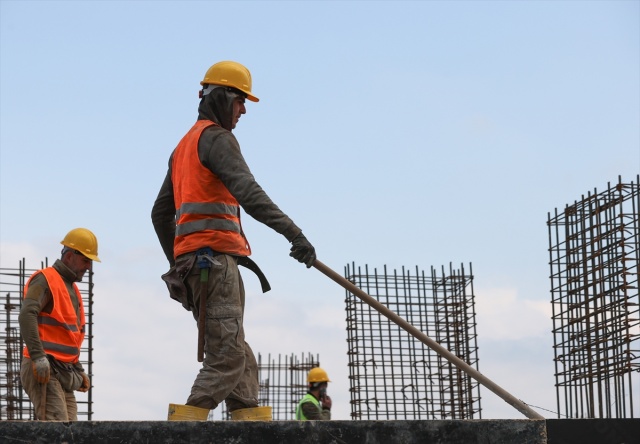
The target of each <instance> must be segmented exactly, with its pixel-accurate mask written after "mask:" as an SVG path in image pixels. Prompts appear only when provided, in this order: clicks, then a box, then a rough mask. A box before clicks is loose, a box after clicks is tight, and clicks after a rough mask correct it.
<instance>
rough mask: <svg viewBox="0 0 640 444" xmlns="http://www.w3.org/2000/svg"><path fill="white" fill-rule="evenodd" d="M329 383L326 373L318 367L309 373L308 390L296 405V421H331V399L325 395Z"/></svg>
mask: <svg viewBox="0 0 640 444" xmlns="http://www.w3.org/2000/svg"><path fill="white" fill-rule="evenodd" d="M329 382H331V380H330V379H329V376H328V375H327V372H326V371H324V370H323V369H321V368H320V367H315V368H312V369H311V370H310V371H309V374H308V375H307V383H308V384H309V389H308V391H307V394H306V395H304V396H303V397H302V399H301V400H300V402H299V403H298V408H297V409H296V419H298V420H301V421H308V420H327V419H331V397H330V396H329V395H327V386H328V385H329Z"/></svg>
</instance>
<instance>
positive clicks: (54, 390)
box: [20, 357, 78, 422]
mask: <svg viewBox="0 0 640 444" xmlns="http://www.w3.org/2000/svg"><path fill="white" fill-rule="evenodd" d="M20 380H21V381H22V387H23V388H24V391H25V392H27V395H29V399H30V400H31V402H32V403H33V407H34V409H35V412H36V416H37V415H39V414H40V412H42V400H43V393H42V392H43V389H44V388H45V384H40V383H39V382H38V381H36V378H35V376H34V375H33V370H32V367H31V359H29V358H25V357H23V358H22V366H21V368H20ZM46 390H47V393H46V405H47V407H46V408H47V410H46V418H40V417H38V419H39V420H41V421H45V420H46V421H67V422H68V421H77V420H78V404H77V403H76V397H75V395H74V394H73V391H67V390H64V389H63V388H62V386H61V385H60V382H59V381H58V380H57V379H56V376H55V372H54V371H53V369H51V378H50V379H49V382H48V383H47V384H46Z"/></svg>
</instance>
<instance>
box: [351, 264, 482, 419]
mask: <svg viewBox="0 0 640 444" xmlns="http://www.w3.org/2000/svg"><path fill="white" fill-rule="evenodd" d="M469 272H470V273H471V264H469ZM441 273H442V274H441V276H438V275H437V272H436V269H435V268H433V267H431V273H430V275H426V274H425V272H424V271H420V270H419V269H418V267H416V269H415V274H411V272H410V271H409V270H408V269H405V268H404V267H403V268H402V272H401V273H398V272H397V271H396V270H394V271H393V273H391V274H390V273H389V272H388V271H387V267H386V266H384V269H383V274H378V272H377V269H374V270H373V273H371V272H370V271H369V267H368V266H366V265H365V267H364V271H363V270H362V268H361V267H357V268H356V266H355V264H351V265H347V266H346V267H345V277H346V278H347V279H348V280H349V281H351V282H352V283H353V284H354V285H356V286H357V287H359V288H360V289H362V290H363V291H365V292H366V293H368V294H369V295H370V296H372V297H373V298H375V299H377V300H378V301H379V302H380V303H382V304H384V305H385V306H387V307H388V308H389V309H390V310H391V311H393V312H395V313H396V314H397V315H399V316H400V317H402V318H403V319H405V320H406V321H407V322H409V323H410V324H412V325H413V326H415V327H416V328H418V329H419V330H420V331H422V332H424V333H425V334H426V335H427V336H429V337H431V338H432V339H433V340H435V341H436V342H438V343H439V344H440V345H442V346H443V347H445V348H447V349H448V350H449V351H451V352H452V353H453V354H455V355H456V356H457V357H459V358H460V359H462V360H464V361H465V362H466V363H468V364H469V365H470V366H472V367H474V368H475V369H478V346H477V333H476V314H475V302H474V295H473V275H472V274H471V275H466V274H465V270H464V266H463V265H461V267H460V270H454V269H453V268H452V266H451V264H450V265H449V274H446V273H445V268H444V266H443V267H442V271H441ZM345 302H346V312H347V344H348V351H347V354H348V359H349V364H348V365H349V385H350V394H351V401H350V403H351V417H352V418H353V419H366V420H398V419H399V420H410V419H478V418H481V410H482V409H481V405H480V385H479V384H478V382H477V381H475V380H474V379H473V378H471V377H470V376H468V375H467V374H466V373H465V372H463V371H461V370H460V369H458V368H457V367H456V366H454V365H453V364H451V363H450V362H449V361H448V360H447V359H445V358H444V357H442V356H440V355H439V354H438V353H436V352H435V351H433V350H432V349H430V348H429V347H427V346H425V345H424V344H423V343H422V342H420V341H418V340H417V339H415V338H414V337H413V336H411V335H410V334H409V333H407V332H406V331H404V330H403V329H401V328H400V327H398V326H397V325H395V324H393V323H391V322H390V321H389V320H388V319H387V318H385V317H384V316H382V315H381V314H380V313H379V312H377V311H376V310H374V309H373V308H371V307H370V306H369V305H367V304H365V303H364V302H362V301H361V300H360V299H359V298H357V297H356V296H355V295H353V294H352V293H350V292H349V291H347V292H346V301H345Z"/></svg>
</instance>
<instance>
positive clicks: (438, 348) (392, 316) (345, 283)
mask: <svg viewBox="0 0 640 444" xmlns="http://www.w3.org/2000/svg"><path fill="white" fill-rule="evenodd" d="M313 266H314V267H315V268H317V269H318V270H319V271H320V272H322V273H323V274H325V275H326V276H328V277H329V278H331V279H332V280H334V281H335V282H337V283H338V284H339V285H341V286H342V287H344V288H345V289H346V290H347V291H350V292H351V293H353V294H355V295H356V296H358V297H359V298H360V299H362V300H363V301H364V302H366V303H367V304H368V305H369V306H371V307H372V308H374V309H375V310H377V311H378V312H380V313H381V314H383V315H384V316H386V317H387V318H388V319H389V320H390V321H392V322H394V323H395V324H397V325H398V326H399V327H402V328H403V329H404V330H406V331H407V332H408V333H409V334H411V335H412V336H413V337H414V338H416V339H418V340H420V341H421V342H422V343H424V344H425V345H426V346H428V347H429V348H431V349H432V350H434V351H435V352H437V353H438V354H439V355H441V356H443V357H444V358H445V359H446V360H447V361H449V362H450V363H452V364H453V365H455V366H456V367H458V368H459V369H460V370H462V371H464V372H465V373H467V374H468V375H469V376H471V377H472V378H473V379H475V380H476V381H478V382H479V383H480V384H482V385H484V386H485V387H486V388H488V389H489V390H491V391H492V392H493V393H495V394H496V395H498V396H499V397H501V398H502V399H503V400H504V401H506V402H507V403H508V404H511V406H513V407H514V408H515V409H516V410H518V411H519V412H520V413H522V414H523V415H524V416H526V417H527V418H529V419H544V417H543V416H542V415H540V414H539V413H537V412H535V411H534V410H532V409H531V408H530V407H529V406H528V405H527V404H525V403H524V402H522V401H521V400H519V399H518V398H516V397H515V396H513V395H511V394H509V393H508V392H507V391H506V390H504V389H503V388H501V387H500V386H499V385H498V384H496V383H495V382H493V381H491V380H490V379H489V378H487V377H486V376H484V375H483V374H482V373H480V372H479V371H478V370H476V369H475V368H473V367H471V366H470V365H469V364H467V363H466V362H464V361H463V360H462V359H460V358H458V357H457V356H456V355H454V354H453V353H451V352H450V351H449V350H447V349H446V348H444V347H443V346H442V345H440V344H438V343H437V342H435V341H434V340H433V339H431V338H429V337H428V336H427V335H425V334H424V333H422V332H421V331H420V330H418V329H417V328H416V327H414V326H413V325H411V324H409V323H408V322H407V321H405V320H404V319H402V318H401V317H400V316H398V315H397V314H396V313H394V312H393V311H391V310H390V309H389V308H387V307H386V306H385V305H384V304H382V303H380V302H378V301H377V300H376V299H374V298H373V297H371V296H369V295H368V294H367V293H365V292H364V291H362V290H361V289H359V288H358V287H356V286H355V285H354V284H353V283H351V282H350V281H349V280H347V279H345V278H344V277H342V276H340V275H339V274H338V273H336V272H335V271H333V270H332V269H330V268H329V267H327V266H326V265H325V264H323V263H322V262H320V261H319V260H316V261H315V262H314V264H313Z"/></svg>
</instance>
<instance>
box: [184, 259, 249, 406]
mask: <svg viewBox="0 0 640 444" xmlns="http://www.w3.org/2000/svg"><path fill="white" fill-rule="evenodd" d="M214 259H215V263H214V264H212V265H211V268H210V269H209V278H208V280H207V282H206V283H201V277H200V273H201V270H200V269H199V268H198V267H197V266H194V267H193V268H192V269H191V272H190V274H189V277H188V278H187V280H186V284H187V288H188V290H189V291H188V292H189V297H192V298H193V304H190V305H191V306H192V307H193V308H192V311H193V315H194V317H195V319H196V320H197V319H198V308H199V306H200V298H199V295H200V294H201V293H200V291H199V286H200V285H204V286H206V291H204V292H202V293H203V294H206V295H207V316H206V327H205V339H204V362H203V363H202V368H201V369H200V372H199V373H198V376H197V377H196V380H195V382H194V383H193V387H192V388H191V395H190V396H189V398H188V399H187V405H192V406H195V407H201V408H206V409H214V408H216V406H217V405H218V404H220V403H221V402H222V401H225V402H226V404H227V410H229V411H233V410H237V409H240V408H248V407H257V406H258V364H257V363H256V358H255V356H254V354H253V351H252V350H251V347H249V344H247V343H246V342H245V340H244V328H243V326H242V321H243V316H244V299H245V295H244V284H243V283H242V278H241V277H240V272H239V271H238V264H237V263H236V259H235V258H234V257H233V256H229V255H224V254H223V255H217V256H215V257H214ZM176 266H179V264H177V263H176Z"/></svg>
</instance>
